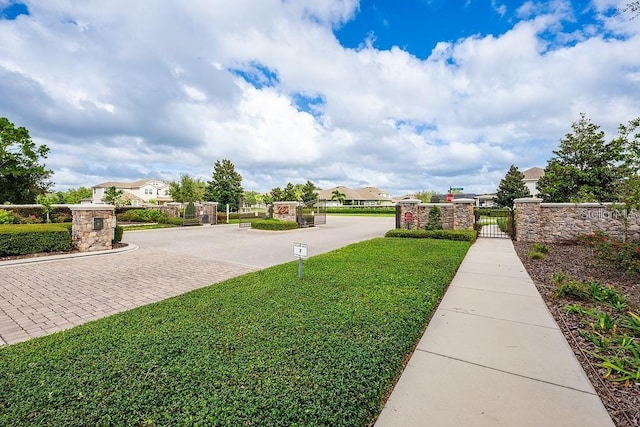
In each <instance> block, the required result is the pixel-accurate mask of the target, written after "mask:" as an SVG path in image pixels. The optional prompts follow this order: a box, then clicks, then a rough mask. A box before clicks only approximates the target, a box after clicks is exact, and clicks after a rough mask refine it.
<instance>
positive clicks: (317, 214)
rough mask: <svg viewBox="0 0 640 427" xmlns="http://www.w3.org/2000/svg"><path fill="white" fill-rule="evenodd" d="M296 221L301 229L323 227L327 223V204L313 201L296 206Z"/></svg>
mask: <svg viewBox="0 0 640 427" xmlns="http://www.w3.org/2000/svg"><path fill="white" fill-rule="evenodd" d="M297 214H298V215H297V218H298V219H297V221H298V225H299V226H300V227H301V228H305V227H313V226H315V225H324V224H326V223H327V204H326V202H320V201H318V200H313V201H311V202H306V203H304V204H300V205H298V211H297Z"/></svg>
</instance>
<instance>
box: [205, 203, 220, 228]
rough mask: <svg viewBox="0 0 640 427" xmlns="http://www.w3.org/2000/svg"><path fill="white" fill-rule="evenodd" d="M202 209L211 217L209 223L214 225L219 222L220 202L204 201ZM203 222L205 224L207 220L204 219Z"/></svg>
mask: <svg viewBox="0 0 640 427" xmlns="http://www.w3.org/2000/svg"><path fill="white" fill-rule="evenodd" d="M202 209H203V210H204V214H205V215H207V217H208V219H209V220H208V221H207V222H206V223H207V224H211V225H214V224H217V223H218V202H204V203H203V204H202ZM202 223H203V224H204V223H205V221H204V220H203V221H202Z"/></svg>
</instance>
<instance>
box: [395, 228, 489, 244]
mask: <svg viewBox="0 0 640 427" xmlns="http://www.w3.org/2000/svg"><path fill="white" fill-rule="evenodd" d="M384 237H404V238H412V239H445V240H461V241H465V242H472V243H473V242H475V241H476V239H477V238H478V232H477V231H475V230H405V229H401V228H396V229H393V230H389V231H387V232H386V233H385V235H384Z"/></svg>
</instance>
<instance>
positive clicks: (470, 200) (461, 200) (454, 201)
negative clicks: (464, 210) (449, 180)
mask: <svg viewBox="0 0 640 427" xmlns="http://www.w3.org/2000/svg"><path fill="white" fill-rule="evenodd" d="M452 202H453V203H475V202H476V201H475V199H453V200H452Z"/></svg>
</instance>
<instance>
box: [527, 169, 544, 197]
mask: <svg viewBox="0 0 640 427" xmlns="http://www.w3.org/2000/svg"><path fill="white" fill-rule="evenodd" d="M522 173H523V174H524V185H525V186H526V187H527V188H528V189H529V193H531V197H535V196H537V195H538V194H539V193H540V192H539V191H538V189H537V188H536V185H537V184H538V180H539V179H540V178H542V177H543V176H544V169H542V168H538V167H534V168H531V169H527V170H526V171H524V172H522Z"/></svg>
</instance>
